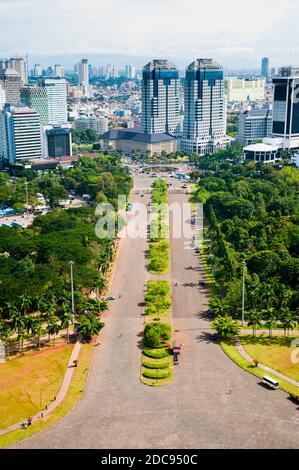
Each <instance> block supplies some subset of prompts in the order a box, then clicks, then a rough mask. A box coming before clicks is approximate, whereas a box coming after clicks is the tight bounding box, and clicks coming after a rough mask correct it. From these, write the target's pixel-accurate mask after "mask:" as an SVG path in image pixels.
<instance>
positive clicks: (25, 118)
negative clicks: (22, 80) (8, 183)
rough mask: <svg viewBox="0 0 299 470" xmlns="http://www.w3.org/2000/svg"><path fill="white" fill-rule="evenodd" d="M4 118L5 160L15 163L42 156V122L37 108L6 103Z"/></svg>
mask: <svg viewBox="0 0 299 470" xmlns="http://www.w3.org/2000/svg"><path fill="white" fill-rule="evenodd" d="M3 118H4V119H3V123H4V127H5V136H4V139H5V142H4V146H3V147H4V154H3V158H4V160H6V161H8V162H9V163H10V164H15V163H25V162H28V161H31V160H35V159H36V158H41V156H42V140H41V124H40V118H39V115H38V113H37V112H36V111H35V109H30V108H26V107H21V106H11V105H6V106H5V107H4V110H3Z"/></svg>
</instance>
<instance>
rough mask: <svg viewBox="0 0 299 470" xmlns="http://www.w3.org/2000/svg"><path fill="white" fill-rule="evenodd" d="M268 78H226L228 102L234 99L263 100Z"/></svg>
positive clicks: (241, 100) (243, 100) (240, 100)
mask: <svg viewBox="0 0 299 470" xmlns="http://www.w3.org/2000/svg"><path fill="white" fill-rule="evenodd" d="M265 88H266V80H265V79H264V78H261V79H258V80H247V79H239V78H226V79H225V93H226V95H227V101H228V103H232V102H234V101H239V102H245V101H262V100H264V99H265Z"/></svg>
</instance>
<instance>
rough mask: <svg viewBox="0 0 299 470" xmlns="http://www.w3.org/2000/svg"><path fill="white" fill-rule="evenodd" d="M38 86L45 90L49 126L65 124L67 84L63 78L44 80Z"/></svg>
mask: <svg viewBox="0 0 299 470" xmlns="http://www.w3.org/2000/svg"><path fill="white" fill-rule="evenodd" d="M40 86H41V87H43V88H45V89H46V90H47V98H48V113H49V121H48V122H49V124H51V125H57V124H65V123H67V82H66V80H65V79H63V78H44V79H42V80H41V82H40Z"/></svg>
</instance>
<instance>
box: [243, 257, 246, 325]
mask: <svg viewBox="0 0 299 470" xmlns="http://www.w3.org/2000/svg"><path fill="white" fill-rule="evenodd" d="M242 266H243V282H242V326H244V321H245V268H246V263H245V261H243V263H242Z"/></svg>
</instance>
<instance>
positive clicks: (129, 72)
mask: <svg viewBox="0 0 299 470" xmlns="http://www.w3.org/2000/svg"><path fill="white" fill-rule="evenodd" d="M135 76H136V72H135V68H134V67H133V64H127V65H126V78H127V79H128V80H132V79H134V78H135Z"/></svg>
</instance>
